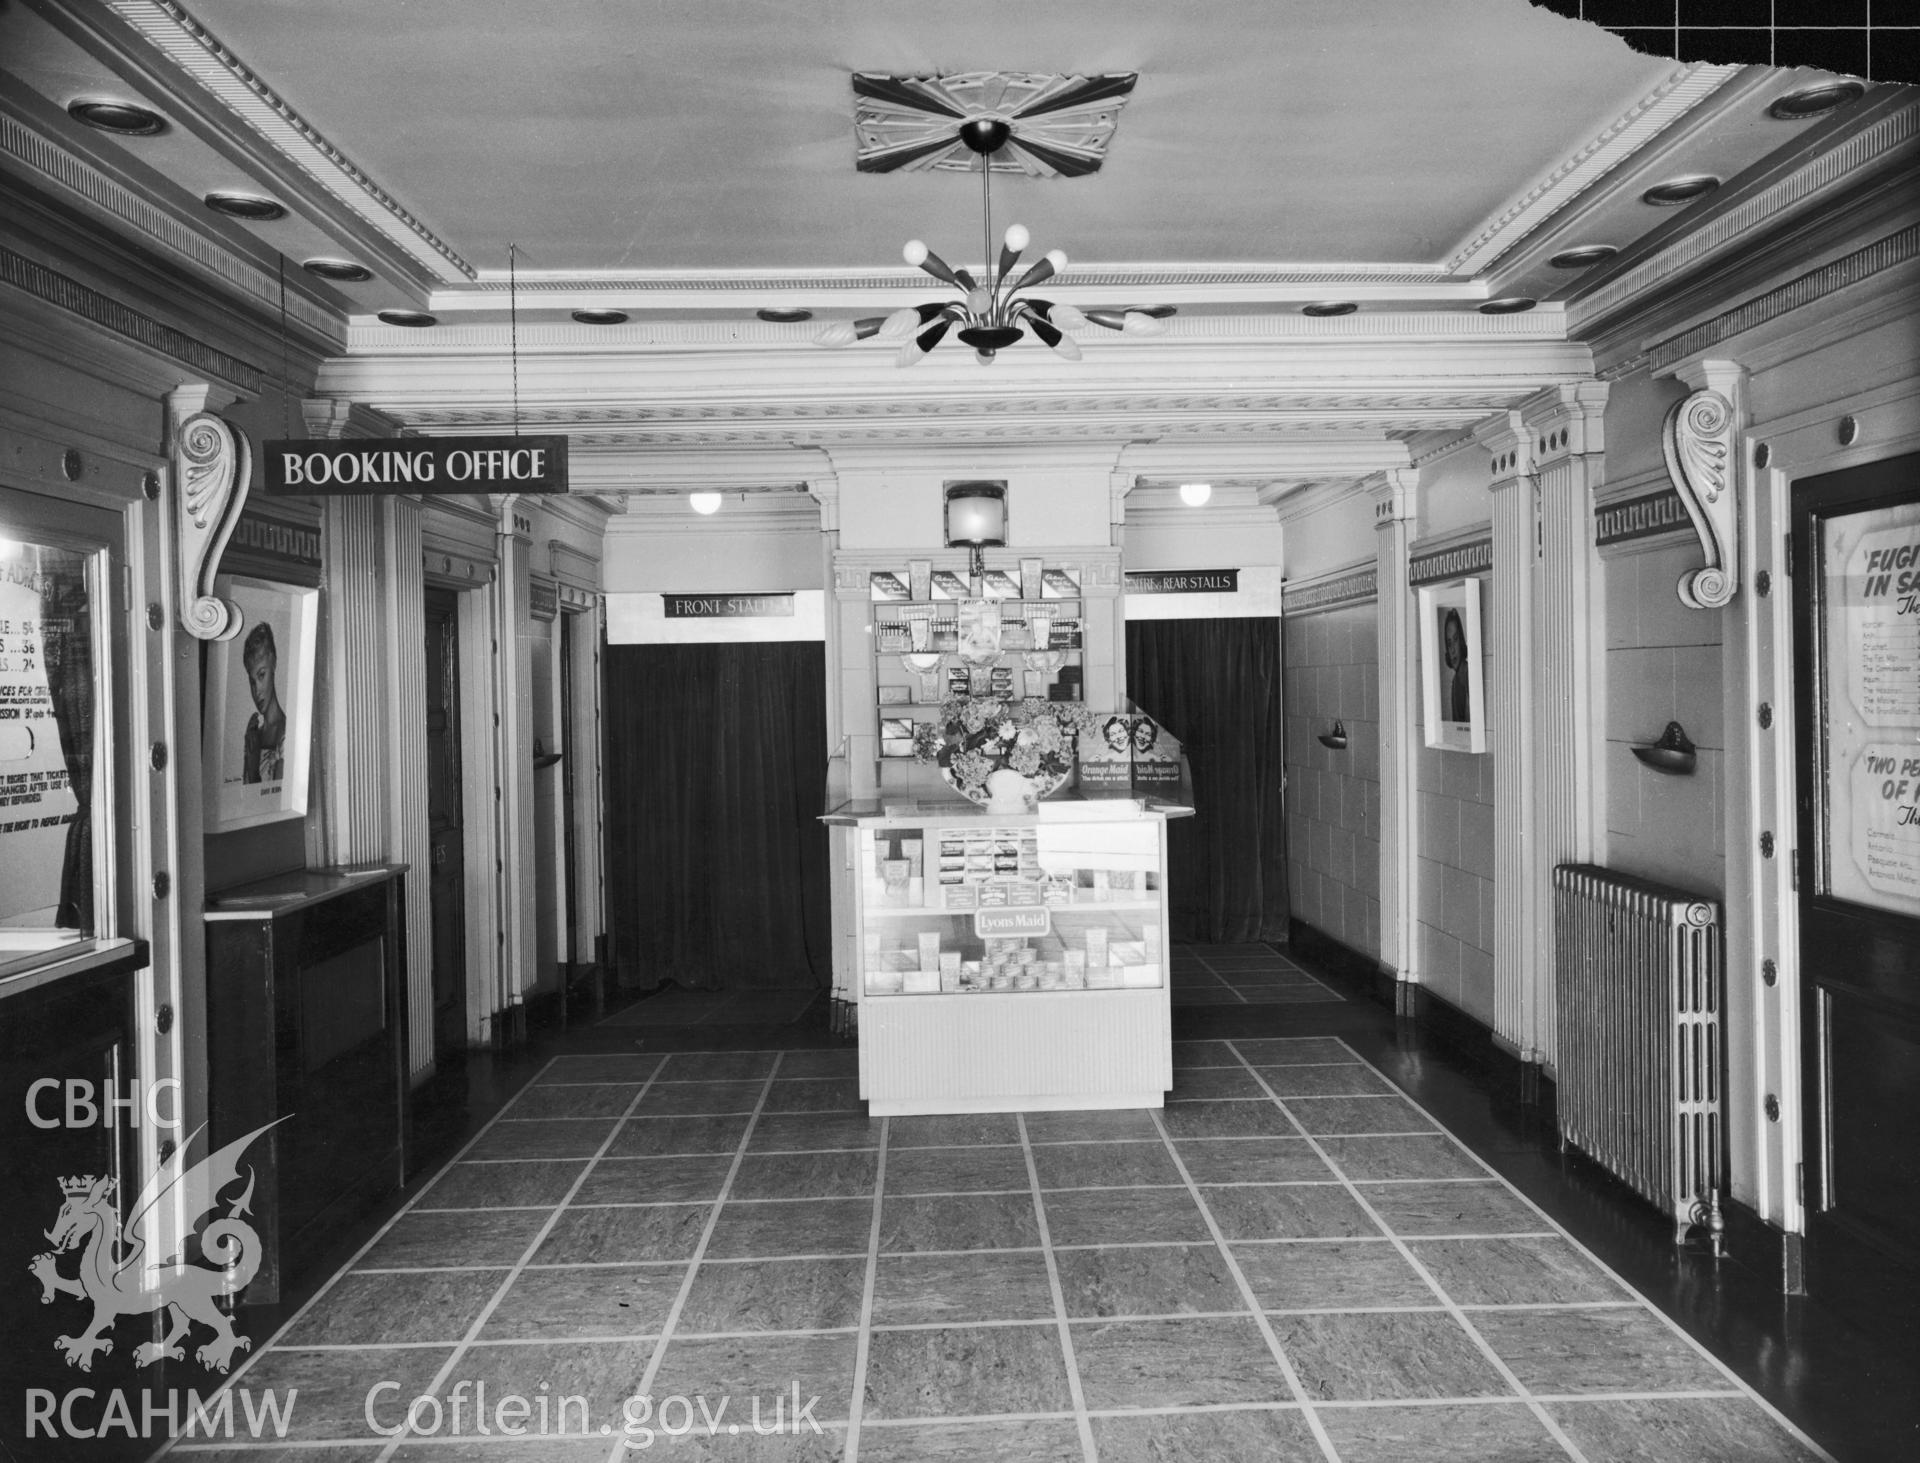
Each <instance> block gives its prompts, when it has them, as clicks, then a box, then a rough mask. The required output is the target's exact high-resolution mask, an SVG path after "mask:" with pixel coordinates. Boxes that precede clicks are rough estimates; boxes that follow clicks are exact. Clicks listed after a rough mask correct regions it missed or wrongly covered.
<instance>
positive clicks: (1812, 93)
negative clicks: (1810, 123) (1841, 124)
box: [1767, 80, 1867, 122]
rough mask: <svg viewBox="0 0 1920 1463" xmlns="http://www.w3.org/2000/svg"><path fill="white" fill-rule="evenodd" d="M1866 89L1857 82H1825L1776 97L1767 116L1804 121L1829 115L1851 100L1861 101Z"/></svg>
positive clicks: (1789, 120) (1782, 119) (1788, 120)
mask: <svg viewBox="0 0 1920 1463" xmlns="http://www.w3.org/2000/svg"><path fill="white" fill-rule="evenodd" d="M1866 90H1867V89H1866V87H1865V86H1863V85H1861V83H1859V82H1857V81H1840V80H1835V81H1822V82H1819V83H1816V84H1815V85H1813V86H1803V87H1801V88H1800V89H1799V90H1798V91H1790V92H1788V93H1787V94H1786V95H1785V96H1783V97H1776V98H1774V102H1773V105H1772V106H1770V107H1768V108H1767V115H1768V116H1769V117H1773V118H1776V119H1778V120H1779V121H1782V122H1804V121H1806V120H1807V119H1808V118H1810V117H1822V116H1825V115H1826V114H1827V113H1828V112H1831V111H1833V110H1834V109H1836V108H1838V107H1844V106H1845V105H1846V104H1847V103H1848V102H1852V101H1858V100H1859V99H1860V98H1861V97H1862V96H1863V95H1865V93H1866Z"/></svg>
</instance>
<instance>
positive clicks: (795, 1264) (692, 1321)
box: [677, 1259, 867, 1333]
mask: <svg viewBox="0 0 1920 1463" xmlns="http://www.w3.org/2000/svg"><path fill="white" fill-rule="evenodd" d="M866 1282H867V1262H866V1261H865V1260H864V1259H858V1260H855V1259H845V1260H753V1261H746V1262H742V1261H737V1260H729V1261H726V1262H724V1263H719V1264H703V1265H701V1267H700V1269H699V1272H698V1273H697V1274H695V1276H694V1277H693V1289H692V1290H691V1291H689V1292H688V1294H687V1304H686V1307H685V1309H683V1310H682V1311H681V1312H680V1321H679V1325H678V1328H677V1329H678V1330H679V1331H681V1332H688V1333H694V1332H701V1331H816V1330H832V1329H834V1328H836V1327H840V1326H857V1325H858V1324H859V1323H860V1299H861V1295H862V1292H863V1291H864V1290H865V1288H866Z"/></svg>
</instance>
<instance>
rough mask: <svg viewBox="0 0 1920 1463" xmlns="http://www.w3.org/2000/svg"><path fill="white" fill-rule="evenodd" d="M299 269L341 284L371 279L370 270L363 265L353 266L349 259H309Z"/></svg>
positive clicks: (371, 273) (371, 272)
mask: <svg viewBox="0 0 1920 1463" xmlns="http://www.w3.org/2000/svg"><path fill="white" fill-rule="evenodd" d="M300 267H301V268H302V269H304V270H306V271H307V273H308V274H317V275H319V276H320V278H322V279H335V280H339V281H340V282H341V283H342V284H359V283H361V282H362V281H364V280H369V279H372V278H373V271H372V270H371V269H369V268H367V266H366V265H364V264H355V263H354V262H353V261H352V260H351V259H309V260H307V261H306V263H304V264H302V265H301V266H300Z"/></svg>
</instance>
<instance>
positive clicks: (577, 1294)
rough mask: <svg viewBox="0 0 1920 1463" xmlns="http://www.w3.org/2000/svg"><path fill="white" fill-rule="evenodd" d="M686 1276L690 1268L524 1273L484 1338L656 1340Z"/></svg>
mask: <svg viewBox="0 0 1920 1463" xmlns="http://www.w3.org/2000/svg"><path fill="white" fill-rule="evenodd" d="M686 1273H687V1267H686V1266H685V1265H618V1266H613V1265H588V1266H583V1267H581V1268H579V1269H563V1270H522V1271H521V1272H520V1273H519V1274H518V1275H516V1276H515V1277H514V1280H513V1284H512V1286H511V1287H509V1289H508V1290H507V1293H506V1294H505V1295H503V1296H501V1297H500V1304H499V1305H497V1306H495V1307H494V1309H493V1314H492V1315H490V1316H488V1317H487V1323H486V1325H485V1326H484V1327H483V1328H482V1329H481V1332H480V1334H481V1336H482V1337H483V1338H485V1339H487V1340H489V1341H499V1340H518V1341H539V1340H559V1339H563V1338H580V1337H588V1336H627V1337H633V1336H652V1335H656V1334H658V1332H659V1330H660V1328H661V1327H662V1326H663V1325H665V1324H666V1320H667V1312H668V1311H669V1310H671V1309H672V1307H673V1301H674V1297H675V1296H677V1295H678V1294H679V1293H680V1282H681V1281H682V1280H684V1279H685V1278H686Z"/></svg>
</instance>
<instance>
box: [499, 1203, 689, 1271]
mask: <svg viewBox="0 0 1920 1463" xmlns="http://www.w3.org/2000/svg"><path fill="white" fill-rule="evenodd" d="M711 1212H712V1206H711V1205H709V1204H668V1205H663V1206H661V1207H659V1208H647V1209H567V1210H563V1211H562V1212H561V1214H560V1217H559V1218H558V1219H557V1220H555V1221H554V1225H553V1228H552V1230H550V1231H549V1232H548V1234H547V1237H546V1239H544V1240H543V1241H541V1244H540V1248H539V1249H537V1250H535V1251H534V1254H533V1263H534V1264H536V1265H581V1264H593V1263H607V1262H612V1263H616V1264H617V1263H621V1262H631V1261H634V1260H685V1259H688V1258H690V1257H691V1256H692V1254H693V1251H694V1247H695V1246H696V1245H697V1244H699V1242H700V1231H701V1230H703V1229H704V1228H706V1223H707V1215H708V1214H710V1213H711Z"/></svg>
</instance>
